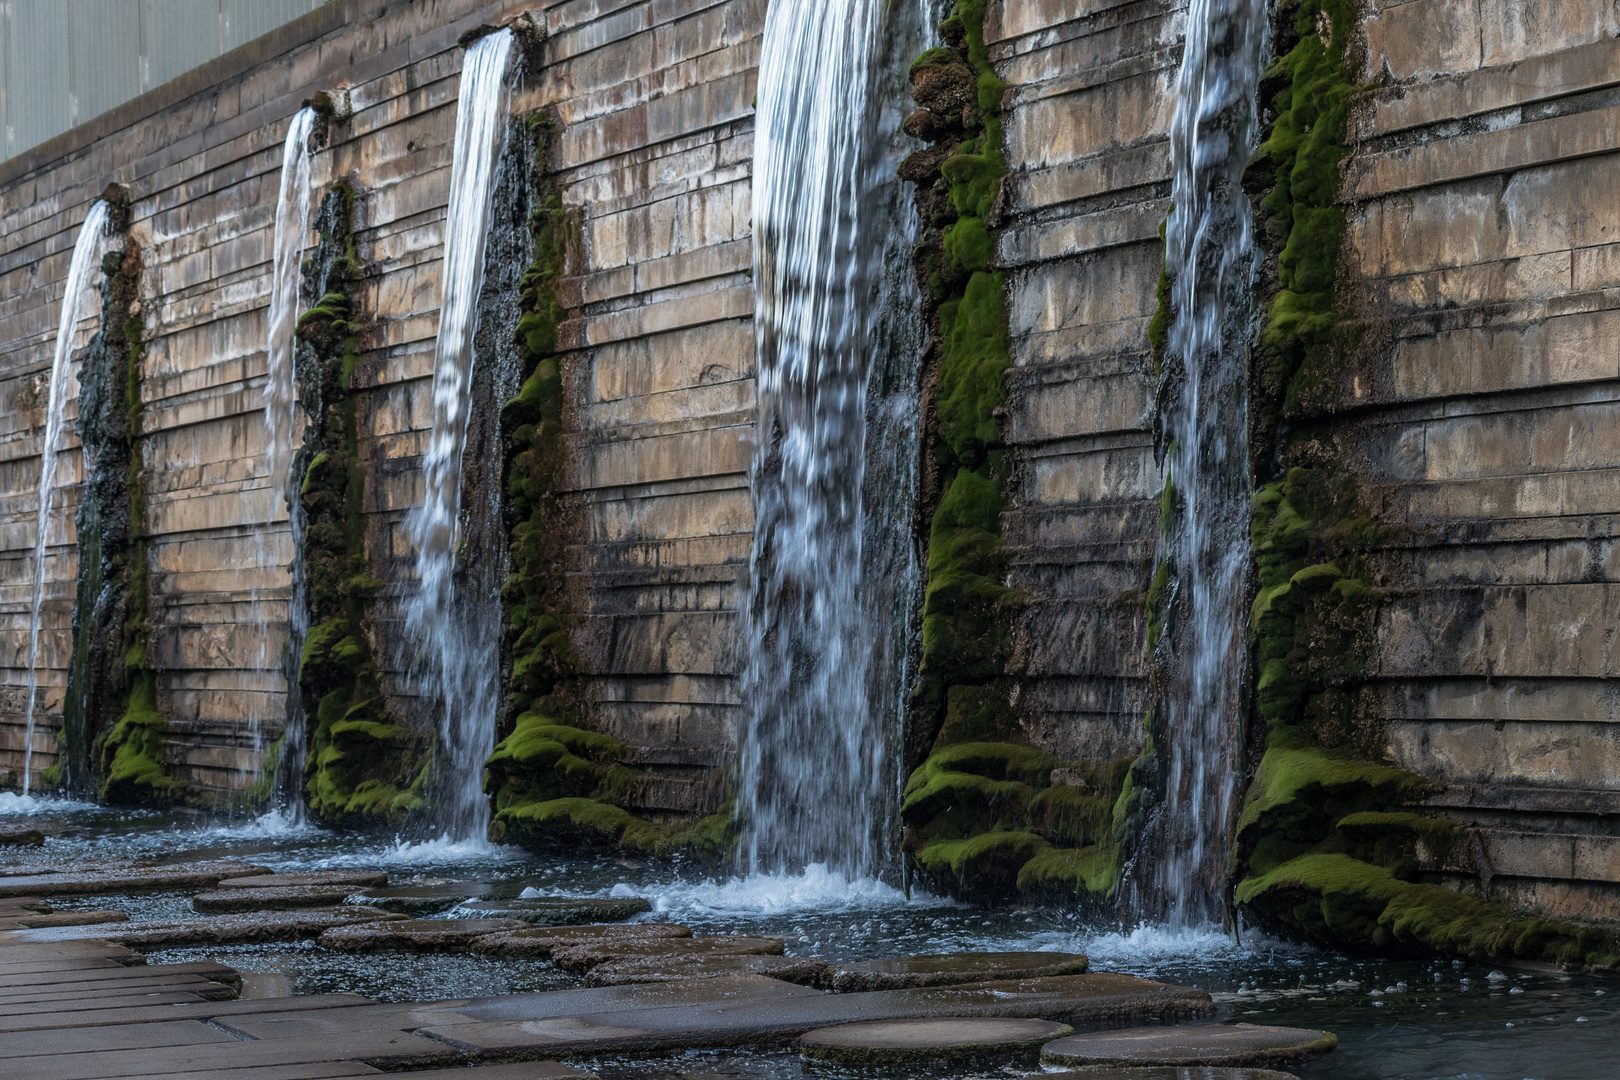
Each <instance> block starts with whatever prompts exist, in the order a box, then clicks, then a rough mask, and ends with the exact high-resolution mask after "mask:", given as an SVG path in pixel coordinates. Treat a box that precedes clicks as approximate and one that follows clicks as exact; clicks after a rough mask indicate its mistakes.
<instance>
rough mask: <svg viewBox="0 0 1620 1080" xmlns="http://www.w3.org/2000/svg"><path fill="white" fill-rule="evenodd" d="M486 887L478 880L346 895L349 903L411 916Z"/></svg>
mask: <svg viewBox="0 0 1620 1080" xmlns="http://www.w3.org/2000/svg"><path fill="white" fill-rule="evenodd" d="M488 891H489V886H488V885H484V884H481V883H479V882H473V881H467V882H446V883H442V884H436V885H408V886H399V887H394V888H387V889H367V890H366V891H364V892H360V893H356V894H355V895H353V896H351V897H350V898H349V903H351V904H365V905H367V906H370V907H376V908H381V909H383V910H384V911H393V912H397V913H399V914H401V915H409V916H411V917H412V918H413V919H419V918H422V917H423V916H425V915H437V914H439V913H440V912H442V911H449V910H450V909H451V908H453V907H457V906H460V905H463V904H466V903H468V902H469V901H471V900H472V899H473V898H474V897H476V896H479V895H481V894H482V893H485V892H488Z"/></svg>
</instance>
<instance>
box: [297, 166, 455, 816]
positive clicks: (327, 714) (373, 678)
mask: <svg viewBox="0 0 1620 1080" xmlns="http://www.w3.org/2000/svg"><path fill="white" fill-rule="evenodd" d="M315 230H316V232H317V233H318V234H319V236H320V242H319V244H318V245H317V246H316V248H315V251H314V253H313V255H312V256H311V258H310V259H309V260H308V261H307V262H306V263H305V265H304V291H305V294H306V295H307V296H314V297H319V300H318V301H317V302H316V304H315V305H314V306H313V307H312V308H310V309H309V310H308V311H307V312H305V313H304V315H303V316H302V317H301V318H300V319H299V320H298V328H297V331H296V333H297V374H298V382H299V400H300V402H301V403H302V405H303V407H304V410H305V413H306V414H307V415H308V418H309V424H308V426H307V428H306V430H305V436H304V445H303V447H302V448H301V449H300V450H299V452H298V456H297V458H296V459H295V461H294V464H293V470H294V475H295V476H297V477H299V478H300V480H299V488H298V498H299V501H300V504H301V506H300V508H301V512H302V514H303V521H304V526H303V528H304V533H303V548H302V551H301V552H300V555H301V557H302V559H303V573H304V582H305V586H304V599H305V602H306V603H307V605H308V611H307V616H308V623H307V625H308V626H309V630H308V632H307V634H306V635H305V638H304V646H303V652H302V654H301V655H300V657H299V664H298V687H299V693H300V694H301V696H302V699H303V706H304V712H305V715H306V716H307V717H308V723H309V732H310V736H309V739H310V743H309V748H308V753H307V755H306V757H305V768H304V787H305V795H306V798H307V801H308V805H309V808H310V811H311V812H312V813H314V814H315V816H316V817H317V818H319V819H320V820H321V821H323V822H326V823H328V824H344V825H392V824H398V823H399V822H400V821H401V820H403V819H404V818H405V817H406V816H407V815H409V814H410V813H411V812H412V811H415V810H418V809H420V808H421V807H422V805H423V802H422V791H423V786H424V784H425V783H426V780H427V776H428V771H429V767H430V765H431V762H432V753H431V750H430V748H429V747H428V746H427V745H425V741H424V739H423V738H422V736H420V735H419V734H417V733H416V732H415V731H413V730H411V729H410V728H409V727H407V726H405V725H403V724H401V723H400V722H399V721H398V720H397V718H395V717H394V716H393V714H392V713H390V711H389V709H388V705H387V703H386V701H385V699H384V697H383V691H382V680H381V675H380V672H379V670H378V667H377V661H376V657H375V655H374V653H373V650H372V645H371V637H372V631H371V618H370V615H371V606H372V601H373V600H374V598H375V597H376V595H377V593H378V592H379V591H380V590H381V589H382V588H383V587H384V586H385V584H386V583H385V582H383V581H380V580H378V579H377V578H376V577H375V576H374V575H373V574H372V573H371V562H370V559H369V558H368V556H367V554H366V544H365V530H364V525H363V522H362V519H361V509H362V504H363V500H364V496H365V479H366V475H365V465H364V463H363V462H362V461H361V460H360V444H359V425H358V417H357V414H356V405H357V402H356V400H355V393H354V385H353V380H354V370H355V367H356V365H357V364H358V363H359V360H360V354H359V348H358V335H359V332H360V329H361V327H360V323H359V320H358V319H357V318H356V313H355V310H354V295H355V292H356V291H357V289H358V286H359V284H360V281H361V277H362V272H361V267H360V258H359V253H358V251H357V250H356V248H355V244H354V190H353V189H352V188H350V187H349V186H348V185H346V184H344V183H341V182H340V183H338V184H337V185H335V186H334V187H333V188H332V190H331V191H330V192H328V193H327V195H326V197H325V199H323V200H322V202H321V207H320V212H319V214H318V215H317V216H316V218H315Z"/></svg>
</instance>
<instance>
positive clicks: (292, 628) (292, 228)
mask: <svg viewBox="0 0 1620 1080" xmlns="http://www.w3.org/2000/svg"><path fill="white" fill-rule="evenodd" d="M316 119H317V117H316V113H315V110H314V109H312V108H310V107H308V106H307V105H306V106H305V107H304V108H302V109H300V110H298V112H297V113H296V114H295V115H294V116H293V118H292V122H291V123H290V124H288V126H287V138H286V141H285V142H284V143H283V144H282V148H281V183H280V187H279V190H278V193H277V197H276V224H275V234H274V240H273V241H272V247H271V250H272V261H271V271H270V313H269V334H268V340H267V341H266V348H265V355H266V361H267V362H266V374H265V382H264V426H265V432H266V434H267V439H266V442H265V456H266V459H267V464H268V467H269V473H270V499H269V504H268V505H267V506H266V507H265V511H264V520H263V521H262V522H261V523H260V525H259V527H258V528H257V529H256V530H255V532H254V536H255V544H254V585H253V598H252V606H251V613H250V618H251V619H252V620H253V622H254V624H255V627H256V629H257V630H258V635H259V637H258V652H257V657H256V661H257V663H256V664H255V670H257V671H267V670H269V669H270V667H271V640H270V637H271V634H270V624H269V620H268V619H267V618H266V616H265V613H264V611H263V606H262V605H263V598H262V596H261V595H260V593H261V587H260V585H259V581H260V579H261V578H262V577H263V575H264V572H265V570H266V569H267V568H269V567H270V566H271V565H272V561H273V559H274V553H273V551H272V550H271V547H270V544H269V540H270V535H271V527H272V526H273V525H274V523H275V520H276V518H277V516H278V515H279V514H280V513H281V510H282V507H283V505H284V504H285V506H286V508H287V514H288V526H289V529H290V530H291V531H292V533H293V550H294V551H295V552H296V551H298V550H300V545H299V543H298V541H299V539H300V537H299V532H300V529H299V524H300V523H299V521H298V520H297V519H298V518H300V517H301V514H300V513H299V500H298V498H297V493H296V492H294V491H293V490H292V489H291V487H290V486H289V483H288V476H289V473H290V470H291V468H292V458H293V448H294V446H295V445H296V444H297V441H298V438H297V436H298V432H297V431H296V430H295V429H296V427H297V415H298V412H297V409H296V408H295V405H296V401H297V393H296V390H295V385H296V373H295V370H294V368H295V365H294V363H293V353H294V348H295V342H294V338H293V331H294V329H295V328H296V327H297V325H298V308H299V282H300V277H301V275H300V273H299V270H300V265H301V263H302V256H303V251H304V245H305V243H306V242H307V241H308V238H309V211H310V185H309V159H310V149H309V139H310V134H311V133H312V132H313V131H314V128H315V121H316ZM294 561H295V562H296V561H297V560H296V559H295V560H294ZM298 572H299V571H298V568H297V567H296V566H295V567H294V568H293V573H294V575H295V578H296V576H297V575H298ZM294 591H295V592H296V591H297V585H296V583H295V585H294ZM307 615H308V612H307V608H306V606H305V605H303V604H300V603H297V602H296V598H295V597H294V598H289V603H288V605H287V621H288V626H287V637H286V640H285V652H284V655H283V656H282V658H281V669H282V670H281V675H282V678H283V681H284V685H285V691H284V692H285V695H286V696H285V702H286V704H285V712H284V715H283V719H282V732H281V747H282V749H281V753H280V758H281V759H290V758H292V757H297V756H298V755H297V753H296V752H290V751H291V750H292V748H293V747H296V746H302V744H303V736H304V733H303V723H302V720H303V708H302V705H301V702H300V699H299V694H298V691H297V681H298V672H297V657H298V653H299V650H300V649H301V648H302V647H303V641H304V634H305V632H306V631H307V630H308V629H309V627H308V626H307V625H305V623H306V621H307ZM261 713H262V709H261V708H260V707H258V706H250V708H249V713H248V725H249V729H250V731H251V734H252V738H253V750H254V753H255V755H256V757H258V760H259V768H260V770H261V774H263V775H261V776H260V777H259V782H260V784H261V785H264V786H265V787H266V788H267V789H268V788H269V787H271V786H272V785H273V786H274V787H275V788H279V794H280V798H281V802H282V804H283V805H284V806H285V807H288V808H290V809H291V810H292V813H293V816H294V819H295V820H301V815H302V812H303V800H302V798H301V797H300V794H299V793H300V792H301V785H299V784H298V783H296V782H294V783H291V784H288V783H286V782H285V780H284V779H283V778H282V777H280V776H278V775H276V774H278V773H282V772H283V771H284V769H285V766H286V765H287V764H288V763H289V761H288V760H276V761H268V762H267V761H265V760H264V758H263V734H262V731H261V727H260V725H261V724H262V723H263V716H262V715H261ZM297 766H298V768H299V769H300V770H301V769H302V767H303V762H302V761H301V760H300V761H298V762H297ZM266 794H271V791H269V790H267V791H266Z"/></svg>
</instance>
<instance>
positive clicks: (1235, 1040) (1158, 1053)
mask: <svg viewBox="0 0 1620 1080" xmlns="http://www.w3.org/2000/svg"><path fill="white" fill-rule="evenodd" d="M1338 1044H1339V1037H1338V1036H1337V1035H1334V1034H1332V1033H1331V1032H1327V1031H1312V1030H1310V1029H1309V1028H1285V1027H1265V1026H1263V1025H1259V1024H1207V1025H1203V1024H1201V1025H1195V1026H1194V1025H1190V1026H1187V1027H1150V1028H1127V1029H1125V1030H1123V1031H1100V1032H1096V1033H1094V1034H1090V1035H1074V1036H1071V1037H1069V1038H1067V1039H1059V1040H1057V1041H1056V1042H1053V1043H1050V1044H1049V1045H1047V1046H1046V1047H1045V1048H1043V1049H1042V1050H1041V1064H1042V1065H1079V1066H1085V1067H1087V1068H1094V1067H1096V1066H1099V1065H1249V1066H1257V1065H1276V1064H1281V1063H1282V1062H1286V1061H1298V1060H1300V1059H1301V1058H1306V1057H1310V1056H1312V1055H1314V1054H1323V1053H1326V1052H1327V1051H1329V1050H1332V1049H1333V1048H1334V1047H1335V1046H1337V1045H1338Z"/></svg>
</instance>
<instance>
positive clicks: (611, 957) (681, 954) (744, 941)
mask: <svg viewBox="0 0 1620 1080" xmlns="http://www.w3.org/2000/svg"><path fill="white" fill-rule="evenodd" d="M784 944H785V943H784V942H783V941H782V939H781V938H767V937H731V936H724V937H719V936H717V937H686V938H662V939H660V938H610V937H603V938H599V939H597V940H596V941H592V942H589V943H585V944H580V945H570V946H568V947H567V948H556V949H553V950H552V951H551V962H552V963H553V964H556V965H557V966H558V967H560V968H562V969H563V970H564V971H571V972H573V973H574V974H576V975H583V974H584V973H585V972H587V971H589V970H591V968H594V967H596V966H597V965H598V964H607V963H616V962H619V961H624V960H645V961H652V962H655V963H656V962H673V961H675V960H676V959H677V958H679V959H681V960H686V961H691V960H696V959H700V958H703V957H710V956H781V955H782V948H783V945H784Z"/></svg>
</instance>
